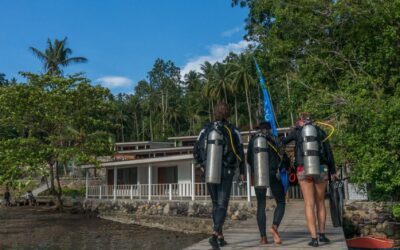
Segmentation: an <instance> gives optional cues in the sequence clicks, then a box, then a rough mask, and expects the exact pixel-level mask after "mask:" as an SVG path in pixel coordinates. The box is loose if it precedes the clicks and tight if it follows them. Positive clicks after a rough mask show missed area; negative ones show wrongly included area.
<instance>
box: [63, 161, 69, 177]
mask: <svg viewBox="0 0 400 250" xmlns="http://www.w3.org/2000/svg"><path fill="white" fill-rule="evenodd" d="M67 164H68V163H64V164H63V169H64V176H67V175H68V171H67Z"/></svg>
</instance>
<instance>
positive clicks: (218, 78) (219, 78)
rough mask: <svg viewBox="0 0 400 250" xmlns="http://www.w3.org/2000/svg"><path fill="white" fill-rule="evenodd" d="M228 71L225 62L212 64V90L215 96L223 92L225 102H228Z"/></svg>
mask: <svg viewBox="0 0 400 250" xmlns="http://www.w3.org/2000/svg"><path fill="white" fill-rule="evenodd" d="M229 73H230V72H229V68H228V67H227V66H226V64H223V63H219V62H217V63H215V64H214V81H215V84H214V91H215V92H216V95H217V96H221V95H222V94H223V96H224V101H225V102H226V103H228V95H227V85H228V82H229Z"/></svg>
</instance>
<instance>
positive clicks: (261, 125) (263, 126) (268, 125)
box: [258, 122, 271, 129]
mask: <svg viewBox="0 0 400 250" xmlns="http://www.w3.org/2000/svg"><path fill="white" fill-rule="evenodd" d="M258 128H259V129H271V123H270V122H260V123H259V124H258Z"/></svg>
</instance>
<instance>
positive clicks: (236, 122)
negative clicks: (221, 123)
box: [235, 95, 239, 127]
mask: <svg viewBox="0 0 400 250" xmlns="http://www.w3.org/2000/svg"><path fill="white" fill-rule="evenodd" d="M235 124H236V127H239V126H238V112H237V96H236V95H235Z"/></svg>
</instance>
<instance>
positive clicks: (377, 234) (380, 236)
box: [371, 232, 387, 239]
mask: <svg viewBox="0 0 400 250" xmlns="http://www.w3.org/2000/svg"><path fill="white" fill-rule="evenodd" d="M371 236H373V237H376V238H382V239H386V238H387V236H386V234H384V233H380V232H376V233H374V234H371Z"/></svg>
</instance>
